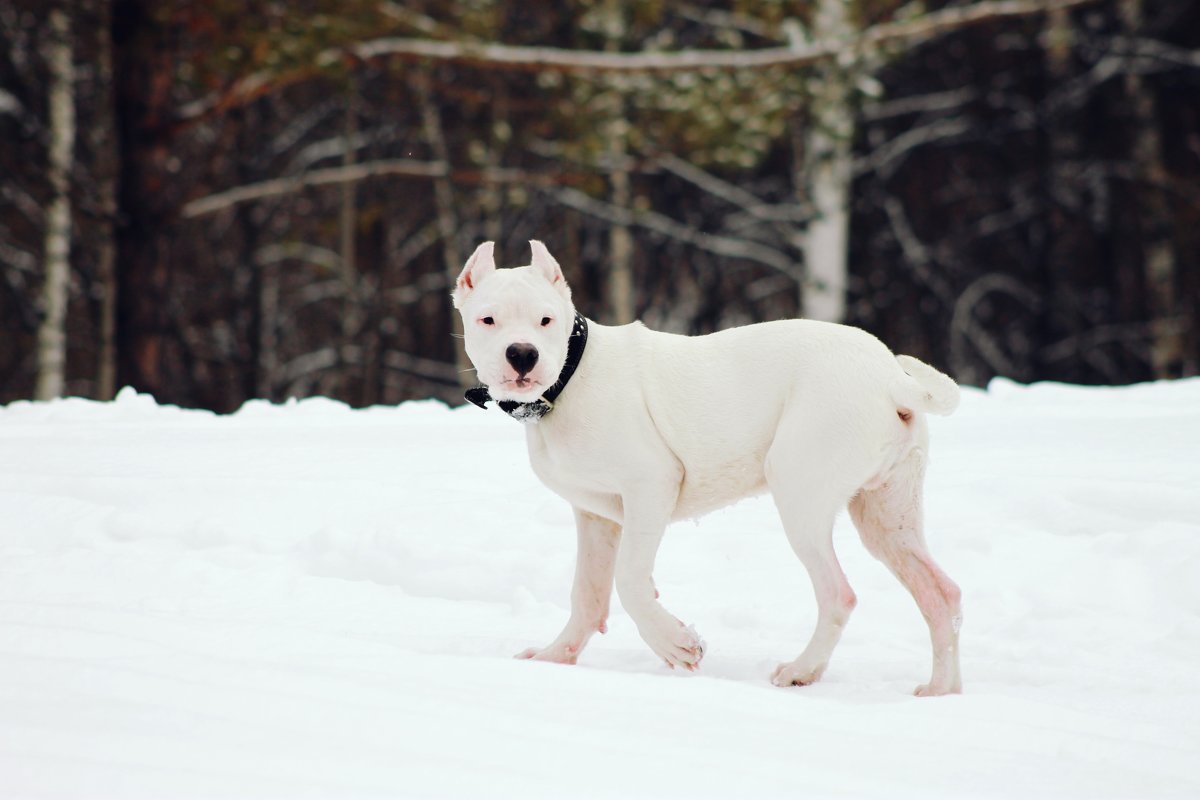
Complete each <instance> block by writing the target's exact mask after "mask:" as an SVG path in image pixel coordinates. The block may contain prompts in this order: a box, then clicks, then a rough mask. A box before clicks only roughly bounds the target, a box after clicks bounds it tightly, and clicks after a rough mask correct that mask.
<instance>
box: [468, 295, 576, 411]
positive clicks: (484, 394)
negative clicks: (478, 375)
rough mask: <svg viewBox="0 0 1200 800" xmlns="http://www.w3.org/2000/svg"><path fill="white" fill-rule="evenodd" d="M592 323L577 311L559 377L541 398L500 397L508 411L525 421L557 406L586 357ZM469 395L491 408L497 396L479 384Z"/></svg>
mask: <svg viewBox="0 0 1200 800" xmlns="http://www.w3.org/2000/svg"><path fill="white" fill-rule="evenodd" d="M587 337H588V324H587V320H586V319H585V318H584V316H583V314H580V313H579V312H578V311H576V312H575V324H574V325H573V326H572V327H571V336H570V338H569V339H568V340H567V360H566V363H564V364H563V368H562V372H560V373H558V380H557V381H555V382H554V385H553V386H551V387H550V388H549V389H547V390H546V391H545V392H543V393H542V396H541V397H539V398H538V399H537V400H534V401H532V402H529V403H518V402H517V401H516V400H499V401H497V405H499V406H500V408H501V410H502V411H504V413H505V414H508V415H509V416H510V417H512V418H513V419H517V420H520V421H522V422H537V421H538V420H539V419H541V418H542V417H544V416H546V415H547V414H549V413H550V411H551V409H553V408H554V401H555V400H557V399H558V396H559V395H560V394H562V391H563V389H565V388H567V381H569V380H571V376H572V375H574V374H575V368H576V367H578V366H579V361H580V359H582V358H583V348H584V347H586V346H587ZM466 398H467V399H468V400H470V401H471V402H472V403H474V404H475V405H477V406H479V407H480V408H484V409H486V408H487V403H488V401H489V400H492V399H494V398H493V397H492V395H491V394H490V393H489V392H488V388H487V387H486V386H476V387H475V388H474V389H468V390H467V392H466Z"/></svg>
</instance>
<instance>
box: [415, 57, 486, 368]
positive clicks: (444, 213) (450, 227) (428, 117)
mask: <svg viewBox="0 0 1200 800" xmlns="http://www.w3.org/2000/svg"><path fill="white" fill-rule="evenodd" d="M415 82H416V88H417V95H418V97H419V98H420V102H421V122H422V127H423V128H424V133H425V141H426V143H427V144H428V145H429V149H430V150H431V151H432V153H433V157H434V158H435V159H436V160H437V161H439V162H441V163H442V164H444V165H445V166H446V174H445V175H442V176H438V177H435V178H434V179H433V199H434V206H435V207H436V210H437V222H438V231H439V232H440V233H441V238H442V259H443V264H444V267H445V270H446V277H447V279H448V281H449V283H448V285H449V286H454V284H455V282H456V281H457V280H458V273H459V272H461V271H462V268H463V263H464V262H463V257H462V253H461V252H459V249H458V239H457V236H458V215H457V214H456V213H455V212H454V187H453V185H452V184H451V183H450V178H449V172H450V148H449V147H447V146H446V135H445V132H444V131H443V130H442V116H441V113H440V112H439V111H438V107H437V104H436V103H435V102H434V98H433V88H432V86H431V83H432V78H431V76H430V75H429V74H428V73H427V72H420V73H418V74H417V76H416V81H415ZM450 316H451V319H452V320H453V322H452V325H453V331H454V363H455V365H456V366H457V368H458V375H459V383H460V384H462V386H463V387H464V388H466V387H469V386H473V385H474V384H475V379H474V377H473V376H474V374H475V373H474V369H473V368H472V366H471V360H470V359H469V358H467V350H466V347H465V345H464V344H463V327H462V317H461V316H459V315H458V314H451V315H450Z"/></svg>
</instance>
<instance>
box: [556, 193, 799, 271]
mask: <svg viewBox="0 0 1200 800" xmlns="http://www.w3.org/2000/svg"><path fill="white" fill-rule="evenodd" d="M551 194H552V196H553V197H554V198H556V199H557V200H558V201H559V202H560V203H562V204H563V205H565V206H570V207H571V208H574V209H575V210H577V211H582V212H584V213H585V214H591V215H592V216H594V217H597V218H599V219H602V220H605V221H606V222H609V223H612V224H614V225H636V226H638V227H640V228H645V229H646V230H648V231H652V232H654V233H657V234H660V235H662V236H665V237H667V238H668V239H675V240H677V241H681V242H684V243H686V244H690V245H692V246H693V247H697V248H699V249H701V250H707V251H708V252H710V253H715V254H717V255H719V256H726V257H728V258H744V259H746V260H747V261H754V262H756V263H758V264H762V265H764V266H767V267H770V268H771V269H774V270H777V271H779V272H781V273H783V274H784V275H787V276H789V277H791V278H792V279H793V280H795V281H797V282H799V281H800V276H801V274H802V273H801V270H800V265H799V264H798V263H797V262H796V260H795V259H792V258H790V257H788V256H787V254H785V253H781V252H779V251H778V250H775V249H773V248H770V247H767V246H766V245H763V244H759V243H758V242H753V241H749V240H745V239H733V238H730V237H728V236H715V235H713V234H708V233H704V232H703V231H698V230H696V229H695V228H692V227H689V226H688V225H685V224H683V223H682V222H678V221H676V220H673V219H671V218H670V217H667V216H664V215H663V214H657V213H655V212H653V211H632V210H630V209H627V208H620V207H618V206H614V205H612V204H611V203H605V202H603V201H601V200H597V199H595V198H594V197H590V196H588V195H587V194H585V193H583V192H581V191H579V190H578V189H570V188H566V187H563V188H559V189H556V190H554V191H552V192H551Z"/></svg>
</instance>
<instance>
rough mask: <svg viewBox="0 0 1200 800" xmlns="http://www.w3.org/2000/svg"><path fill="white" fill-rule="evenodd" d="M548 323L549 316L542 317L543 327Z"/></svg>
mask: <svg viewBox="0 0 1200 800" xmlns="http://www.w3.org/2000/svg"><path fill="white" fill-rule="evenodd" d="M549 324H550V318H549V317H542V327H543V328H544V327H546V326H547V325H549Z"/></svg>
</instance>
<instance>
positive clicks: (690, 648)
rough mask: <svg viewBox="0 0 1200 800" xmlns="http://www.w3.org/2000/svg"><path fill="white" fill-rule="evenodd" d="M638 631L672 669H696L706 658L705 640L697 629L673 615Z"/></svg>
mask: <svg viewBox="0 0 1200 800" xmlns="http://www.w3.org/2000/svg"><path fill="white" fill-rule="evenodd" d="M638 633H640V634H641V635H642V638H643V639H644V640H645V641H646V644H648V645H650V649H651V650H653V651H654V652H655V654H656V655H657V656H658V657H659V658H661V659H662V660H663V661H665V662H666V664H667V666H668V667H670V668H671V669H675V667H683V668H684V669H686V670H688V671H694V670H695V669H696V668H697V667H698V666H700V660H701V659H702V658H704V640H703V639H701V638H700V635H699V634H698V633H696V629H695V628H693V627H692V626H691V625H684V624H683V623H682V622H680V621H679V620H677V619H675V618H674V617H672V616H669V615H668V616H667V617H666V618H665V619H664V620H663V621H662V623H660V624H655V625H647V626H645V627H639V628H638Z"/></svg>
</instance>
